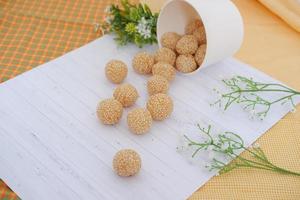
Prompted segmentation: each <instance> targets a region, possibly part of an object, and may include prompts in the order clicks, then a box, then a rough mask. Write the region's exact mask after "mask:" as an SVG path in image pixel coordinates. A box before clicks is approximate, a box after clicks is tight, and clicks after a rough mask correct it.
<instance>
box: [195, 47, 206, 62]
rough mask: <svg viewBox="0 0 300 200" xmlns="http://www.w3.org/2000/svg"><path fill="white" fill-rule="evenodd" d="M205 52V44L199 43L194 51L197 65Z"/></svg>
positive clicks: (201, 60)
mask: <svg viewBox="0 0 300 200" xmlns="http://www.w3.org/2000/svg"><path fill="white" fill-rule="evenodd" d="M205 53H206V44H202V45H200V47H199V48H198V50H197V51H196V53H195V60H196V62H197V64H198V65H199V66H200V65H201V64H202V62H203V60H204V57H205Z"/></svg>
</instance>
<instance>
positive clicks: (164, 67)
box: [152, 62, 176, 81]
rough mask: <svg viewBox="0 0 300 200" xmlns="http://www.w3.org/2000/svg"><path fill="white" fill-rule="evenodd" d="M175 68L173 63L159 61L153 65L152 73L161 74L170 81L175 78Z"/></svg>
mask: <svg viewBox="0 0 300 200" xmlns="http://www.w3.org/2000/svg"><path fill="white" fill-rule="evenodd" d="M175 73H176V71H175V69H174V67H173V66H172V65H170V64H168V63H164V62H158V63H156V64H155V65H153V68H152V74H153V75H160V76H163V77H165V78H166V79H167V80H168V81H171V80H173V79H174V78H175Z"/></svg>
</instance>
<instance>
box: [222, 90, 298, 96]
mask: <svg viewBox="0 0 300 200" xmlns="http://www.w3.org/2000/svg"><path fill="white" fill-rule="evenodd" d="M249 92H287V93H293V94H294V95H300V92H297V91H294V90H280V89H263V90H260V89H257V90H237V91H234V92H231V93H228V94H225V96H230V95H232V94H236V93H249Z"/></svg>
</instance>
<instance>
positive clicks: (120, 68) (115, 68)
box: [105, 60, 128, 83]
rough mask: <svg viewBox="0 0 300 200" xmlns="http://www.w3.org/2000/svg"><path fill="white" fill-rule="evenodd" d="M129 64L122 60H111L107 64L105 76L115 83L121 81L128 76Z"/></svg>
mask: <svg viewBox="0 0 300 200" xmlns="http://www.w3.org/2000/svg"><path fill="white" fill-rule="evenodd" d="M127 72H128V69H127V66H126V64H125V63H124V62H122V61H120V60H111V61H109V62H108V63H107V64H106V66H105V76H106V78H107V79H108V80H110V81H111V82H113V83H121V82H122V81H123V80H124V79H125V78H126V76H127Z"/></svg>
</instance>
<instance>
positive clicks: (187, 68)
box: [176, 54, 198, 73]
mask: <svg viewBox="0 0 300 200" xmlns="http://www.w3.org/2000/svg"><path fill="white" fill-rule="evenodd" d="M197 67H198V66H197V63H196V61H195V59H194V56H192V55H190V54H186V55H180V56H178V57H177V60H176V69H177V70H178V71H180V72H183V73H190V72H193V71H195V70H196V69H197Z"/></svg>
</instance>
